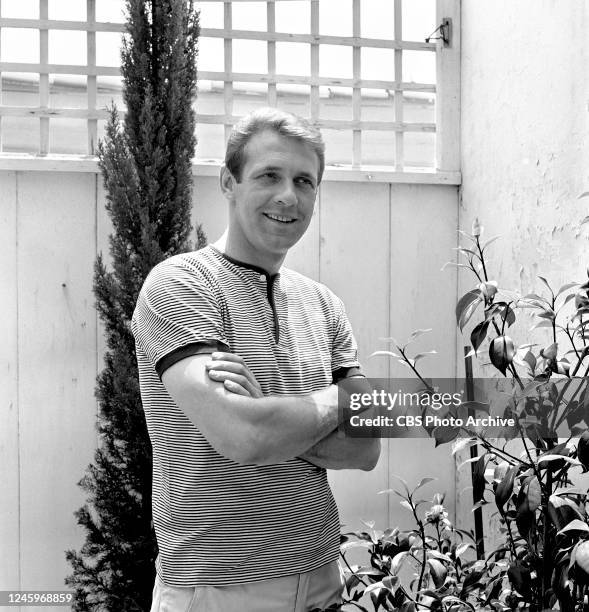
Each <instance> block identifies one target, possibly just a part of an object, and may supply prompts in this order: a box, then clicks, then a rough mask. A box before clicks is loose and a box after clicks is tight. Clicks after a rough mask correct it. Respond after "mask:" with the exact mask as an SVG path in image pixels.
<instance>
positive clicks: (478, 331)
mask: <svg viewBox="0 0 589 612" xmlns="http://www.w3.org/2000/svg"><path fill="white" fill-rule="evenodd" d="M489 323H490V321H481V322H480V323H479V324H478V325H477V326H476V327H475V328H474V329H473V330H472V332H471V334H470V343H471V344H472V348H473V349H474V351H475V354H476V352H477V350H478V348H479V346H481V344H482V343H483V341H484V340H485V338H486V337H487V330H488V329H489Z"/></svg>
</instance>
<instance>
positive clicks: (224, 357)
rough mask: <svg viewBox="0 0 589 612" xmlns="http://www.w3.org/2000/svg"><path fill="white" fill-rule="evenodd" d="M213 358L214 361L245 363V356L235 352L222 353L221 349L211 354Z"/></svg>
mask: <svg viewBox="0 0 589 612" xmlns="http://www.w3.org/2000/svg"><path fill="white" fill-rule="evenodd" d="M211 359H213V361H232V362H235V363H241V364H242V365H245V361H244V359H243V357H241V356H240V355H236V354H235V353H222V352H220V351H215V352H214V353H212V354H211Z"/></svg>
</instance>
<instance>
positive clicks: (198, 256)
mask: <svg viewBox="0 0 589 612" xmlns="http://www.w3.org/2000/svg"><path fill="white" fill-rule="evenodd" d="M218 266H219V264H218V261H217V259H216V258H215V256H214V253H213V251H212V249H211V248H210V247H208V246H206V247H204V248H202V249H199V250H198V251H188V252H186V253H178V254H177V255H172V256H171V257H168V258H167V259H164V260H163V261H160V262H159V263H158V264H156V265H155V266H154V267H153V268H152V269H151V271H150V272H149V274H148V275H147V278H146V279H145V283H144V287H147V286H149V284H150V283H153V282H161V281H162V280H163V279H166V278H176V277H182V276H186V275H187V276H192V277H197V278H198V277H201V278H202V277H206V276H210V275H212V276H214V275H215V273H216V268H217V267H218Z"/></svg>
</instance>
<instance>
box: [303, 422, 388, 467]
mask: <svg viewBox="0 0 589 612" xmlns="http://www.w3.org/2000/svg"><path fill="white" fill-rule="evenodd" d="M379 456H380V439H379V438H349V437H344V436H343V435H342V434H341V433H339V432H338V431H333V432H331V433H330V434H329V435H327V436H326V437H325V438H323V439H322V440H319V442H317V443H316V444H314V445H313V446H312V447H311V448H310V449H309V450H307V451H306V452H304V453H303V454H302V455H300V458H301V459H305V461H308V462H309V463H312V464H313V465H316V466H318V467H322V468H325V469H326V470H354V469H355V470H366V471H368V470H372V469H373V468H374V467H375V466H376V464H377V463H378V458H379Z"/></svg>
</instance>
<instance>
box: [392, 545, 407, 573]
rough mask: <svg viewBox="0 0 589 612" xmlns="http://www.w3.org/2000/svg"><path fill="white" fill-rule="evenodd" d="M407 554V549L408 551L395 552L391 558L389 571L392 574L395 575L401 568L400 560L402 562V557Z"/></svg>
mask: <svg viewBox="0 0 589 612" xmlns="http://www.w3.org/2000/svg"><path fill="white" fill-rule="evenodd" d="M407 555H409V551H408V550H404V551H402V552H400V553H397V554H396V555H395V556H394V557H393V559H392V561H391V572H392V573H393V574H394V575H397V574H398V572H399V570H400V569H401V564H402V562H403V559H404V558H405V557H406V556H407Z"/></svg>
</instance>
